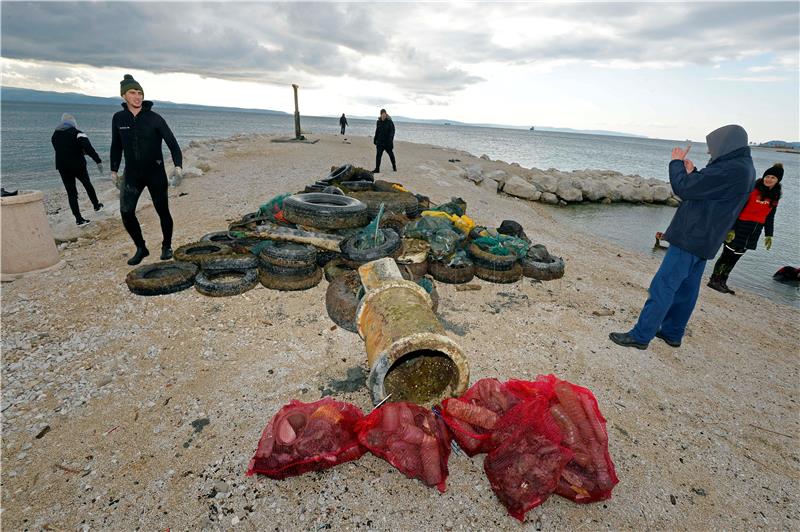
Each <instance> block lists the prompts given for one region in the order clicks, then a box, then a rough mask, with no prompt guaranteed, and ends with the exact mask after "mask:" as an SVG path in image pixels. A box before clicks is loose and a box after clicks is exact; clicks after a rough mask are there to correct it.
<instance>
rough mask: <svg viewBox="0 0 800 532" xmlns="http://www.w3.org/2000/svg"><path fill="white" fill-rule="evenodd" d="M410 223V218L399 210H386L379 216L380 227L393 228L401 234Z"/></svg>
mask: <svg viewBox="0 0 800 532" xmlns="http://www.w3.org/2000/svg"><path fill="white" fill-rule="evenodd" d="M409 223H411V219H410V218H409V217H408V216H406V214H405V213H401V212H387V213H386V214H384V215H383V217H382V218H381V227H384V228H386V229H393V230H394V232H395V233H397V234H398V235H400V236H401V237H402V236H403V233H405V231H406V226H407V225H408V224H409Z"/></svg>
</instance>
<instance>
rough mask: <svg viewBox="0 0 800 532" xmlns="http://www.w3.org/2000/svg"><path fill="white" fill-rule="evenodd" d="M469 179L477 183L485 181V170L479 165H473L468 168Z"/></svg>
mask: <svg viewBox="0 0 800 532" xmlns="http://www.w3.org/2000/svg"><path fill="white" fill-rule="evenodd" d="M467 179H469V180H470V181H473V182H475V183H480V182H481V181H483V168H481V166H480V165H479V164H472V165H470V166H468V167H467Z"/></svg>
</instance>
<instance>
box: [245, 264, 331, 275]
mask: <svg viewBox="0 0 800 532" xmlns="http://www.w3.org/2000/svg"><path fill="white" fill-rule="evenodd" d="M259 269H260V270H261V271H262V272H265V273H269V274H270V275H274V276H276V277H308V276H309V275H311V274H312V273H314V270H316V269H317V265H316V263H311V264H307V265H306V266H278V265H277V264H270V263H269V262H262V263H261V265H260V266H259Z"/></svg>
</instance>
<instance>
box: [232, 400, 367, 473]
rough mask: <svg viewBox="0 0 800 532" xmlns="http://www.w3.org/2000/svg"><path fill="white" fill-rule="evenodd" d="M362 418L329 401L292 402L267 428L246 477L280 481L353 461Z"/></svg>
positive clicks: (359, 450) (348, 407) (358, 449)
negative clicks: (265, 476)
mask: <svg viewBox="0 0 800 532" xmlns="http://www.w3.org/2000/svg"><path fill="white" fill-rule="evenodd" d="M363 417H364V414H363V413H362V412H361V410H360V409H359V408H358V407H356V406H353V405H351V404H347V403H342V402H339V401H335V400H333V399H330V398H325V399H321V400H319V401H316V402H313V403H303V402H300V401H295V400H293V401H291V402H290V403H289V404H288V405H285V406H284V407H283V408H281V409H280V410H279V411H278V413H277V414H275V416H274V417H273V418H272V420H270V422H269V423H268V424H267V426H266V428H265V429H264V432H263V433H262V434H261V439H260V440H259V442H258V448H257V449H256V452H255V455H253V458H252V459H251V460H250V465H249V467H248V469H247V475H248V476H249V475H253V474H255V473H262V474H264V475H267V476H268V477H270V478H274V479H284V478H287V477H291V476H295V475H300V474H303V473H306V472H308V471H319V470H322V469H327V468H329V467H333V466H335V465H337V464H341V463H344V462H349V461H351V460H357V459H358V458H360V457H361V455H362V454H364V450H363V449H362V448H361V446H360V445H359V443H358V439H357V437H356V431H355V425H356V423H357V422H358V421H359V420H360V419H362V418H363Z"/></svg>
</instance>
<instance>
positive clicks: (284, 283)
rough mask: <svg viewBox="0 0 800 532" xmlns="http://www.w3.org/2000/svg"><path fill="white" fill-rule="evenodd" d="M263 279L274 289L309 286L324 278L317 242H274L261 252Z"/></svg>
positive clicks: (265, 283) (263, 281) (260, 269)
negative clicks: (312, 244)
mask: <svg viewBox="0 0 800 532" xmlns="http://www.w3.org/2000/svg"><path fill="white" fill-rule="evenodd" d="M258 258H259V261H260V264H259V276H258V278H259V281H260V282H261V284H262V285H264V286H265V287H266V288H269V289H270V290H282V291H293V290H308V289H309V288H313V287H315V286H317V285H318V284H319V282H320V281H321V280H322V269H321V268H320V267H319V266H318V265H317V250H316V248H315V247H313V246H308V245H303V244H295V243H292V242H274V243H272V244H271V245H268V246H265V247H264V248H263V249H262V250H261V253H259V255H258Z"/></svg>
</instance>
